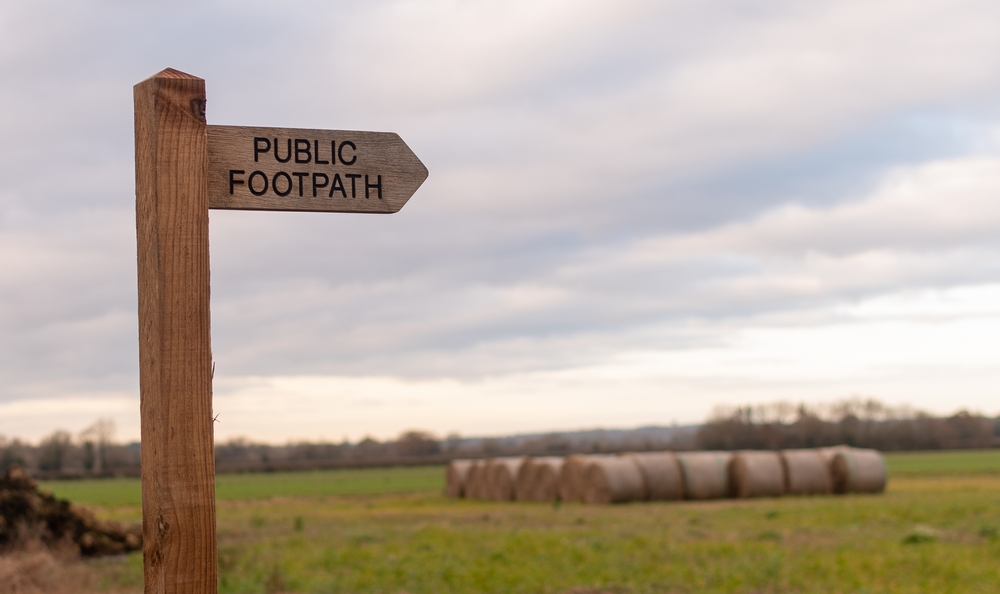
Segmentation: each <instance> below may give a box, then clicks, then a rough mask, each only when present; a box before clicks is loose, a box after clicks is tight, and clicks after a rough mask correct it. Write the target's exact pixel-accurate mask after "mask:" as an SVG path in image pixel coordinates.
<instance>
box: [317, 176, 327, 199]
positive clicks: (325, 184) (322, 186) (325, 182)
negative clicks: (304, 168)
mask: <svg viewBox="0 0 1000 594" xmlns="http://www.w3.org/2000/svg"><path fill="white" fill-rule="evenodd" d="M320 179H322V180H323V183H319V180H320ZM328 185H330V176H328V175H327V174H325V173H314V174H313V198H315V197H316V190H318V189H320V188H325V187H327V186H328Z"/></svg>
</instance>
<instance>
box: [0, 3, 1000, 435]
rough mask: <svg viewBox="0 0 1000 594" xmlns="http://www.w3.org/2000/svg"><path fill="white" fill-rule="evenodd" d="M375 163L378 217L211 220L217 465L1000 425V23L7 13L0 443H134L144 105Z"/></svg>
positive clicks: (41, 6) (716, 14)
mask: <svg viewBox="0 0 1000 594" xmlns="http://www.w3.org/2000/svg"><path fill="white" fill-rule="evenodd" d="M166 67H172V68H176V69H179V70H183V71H185V72H188V73H191V74H194V75H197V76H200V77H202V78H204V79H205V80H206V81H207V87H208V120H209V122H210V123H213V124H229V125H257V126H285V127H303V128H332V129H351V130H377V131H393V132H397V133H399V134H400V135H401V136H402V137H403V139H404V140H405V141H406V142H407V143H408V144H409V146H410V147H411V148H412V149H413V150H414V152H415V153H416V154H417V155H418V156H419V157H420V158H421V159H422V160H423V162H424V163H425V164H426V165H427V168H428V169H429V171H430V177H429V178H428V180H427V181H426V182H425V184H424V185H423V186H422V187H421V189H420V190H419V191H418V192H417V194H416V195H415V196H414V197H413V198H412V199H411V201H410V202H409V203H408V204H407V205H406V207H405V208H403V210H402V211H401V212H400V213H398V214H395V215H391V216H383V215H346V214H300V213H263V212H233V211H213V212H212V213H211V217H210V219H211V243H212V254H211V257H212V316H213V320H212V322H213V328H212V330H213V351H214V355H215V359H216V364H217V370H216V381H215V412H217V413H218V414H219V420H220V423H218V424H217V425H216V432H217V433H216V435H217V437H218V438H220V439H225V438H228V437H232V436H237V435H246V436H249V437H251V438H254V439H260V440H269V441H274V442H280V441H284V440H286V439H292V438H308V439H317V438H326V439H336V440H339V439H342V438H344V437H347V438H350V439H357V438H360V437H362V436H364V435H369V434H370V435H373V436H376V437H380V438H381V437H389V436H393V435H395V434H397V433H398V432H399V431H401V430H404V429H408V428H422V429H428V430H431V431H434V432H436V433H438V434H440V435H444V434H446V433H449V432H453V431H457V432H460V433H462V434H465V435H480V434H498V433H509V432H516V431H534V430H549V429H572V428H581V427H597V426H602V427H628V426H637V425H644V424H669V423H673V422H677V423H687V422H696V421H700V420H702V419H704V418H705V416H706V415H707V414H708V413H709V412H710V411H711V410H712V408H713V407H714V406H716V405H719V404H742V403H758V402H769V401H774V400H782V399H783V400H793V401H805V402H829V401H832V400H836V399H840V398H844V397H848V396H852V395H860V396H865V397H876V398H879V399H881V400H883V401H885V402H888V403H891V404H909V405H911V406H915V407H918V408H923V409H926V410H930V411H933V412H939V413H949V412H953V411H955V410H957V409H960V408H969V409H972V410H976V411H981V412H984V413H987V414H997V413H1000V257H998V256H1000V5H998V4H997V3H995V2H989V1H984V0H969V1H965V0H947V1H944V0H940V1H939V0H898V1H874V2H873V1H871V0H855V1H852V0H838V1H829V2H827V1H817V2H808V3H802V2H792V1H785V0H771V1H766V0H751V1H748V2H740V3H732V2H723V1H713V0H689V1H674V2H663V1H655V2H654V1H649V2H645V1H628V0H616V1H614V2H611V1H607V2H588V1H582V0H565V1H539V0H523V1H521V0H505V1H503V2H499V1H496V2H492V1H484V2H468V1H466V2H462V1H458V0H420V1H417V0H403V1H367V2H331V1H329V0H322V1H315V2H309V1H300V2H281V3H278V2H262V1H252V0H251V1H246V0H244V1H240V2H236V1H216V0H201V1H199V2H187V1H180V0H178V1H174V2H170V3H145V2H125V1H111V0H108V1H103V2H102V1H97V0H89V1H78V2H69V1H66V0H7V1H6V2H4V3H3V4H2V5H0V80H2V83H0V434H4V435H7V436H20V437H25V438H29V439H37V438H38V437H40V436H42V435H44V434H47V433H49V432H51V431H52V430H54V429H56V428H65V429H68V430H71V431H78V430H80V429H81V428H83V427H84V426H86V425H88V424H90V423H92V422H93V421H94V420H96V419H97V418H101V417H105V418H111V419H113V420H114V421H115V422H116V424H117V426H118V438H119V439H132V438H136V437H138V433H139V431H138V371H137V369H138V362H137V360H138V354H137V323H136V277H135V253H136V247H135V219H134V217H135V215H134V175H133V167H134V165H133V131H132V86H133V85H134V84H135V83H137V82H139V81H140V80H142V79H144V78H146V77H148V76H150V75H152V74H154V73H156V72H158V71H159V70H161V69H163V68H166Z"/></svg>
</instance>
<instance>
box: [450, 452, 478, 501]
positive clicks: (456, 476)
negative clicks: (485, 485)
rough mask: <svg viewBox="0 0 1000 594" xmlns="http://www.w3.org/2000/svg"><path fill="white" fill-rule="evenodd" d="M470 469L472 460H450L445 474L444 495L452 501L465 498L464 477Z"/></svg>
mask: <svg viewBox="0 0 1000 594" xmlns="http://www.w3.org/2000/svg"><path fill="white" fill-rule="evenodd" d="M470 468H472V460H452V461H451V462H449V463H448V470H447V471H446V472H445V487H444V492H445V495H447V496H448V497H451V498H453V499H458V498H459V497H465V477H466V476H467V475H468V474H469V469H470Z"/></svg>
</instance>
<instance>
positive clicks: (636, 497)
mask: <svg viewBox="0 0 1000 594" xmlns="http://www.w3.org/2000/svg"><path fill="white" fill-rule="evenodd" d="M645 490H646V485H645V484H644V482H643V480H642V471H641V470H639V465H638V464H636V463H635V460H633V459H632V458H631V457H630V456H595V457H593V458H590V459H589V460H588V461H587V464H586V466H585V467H584V471H583V501H584V503H605V504H606V503H625V502H628V501H641V500H642V499H643V498H644V497H645Z"/></svg>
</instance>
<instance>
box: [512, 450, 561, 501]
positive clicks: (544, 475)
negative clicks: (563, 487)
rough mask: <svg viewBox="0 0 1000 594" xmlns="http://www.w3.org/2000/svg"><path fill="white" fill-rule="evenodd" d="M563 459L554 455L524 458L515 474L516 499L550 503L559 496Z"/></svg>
mask: <svg viewBox="0 0 1000 594" xmlns="http://www.w3.org/2000/svg"><path fill="white" fill-rule="evenodd" d="M562 464H563V459H562V458H558V457H555V456H546V457H544V458H531V459H529V460H526V461H525V463H524V465H522V466H521V470H520V471H519V472H518V476H517V488H516V489H515V491H516V495H517V500H518V501H541V502H547V503H551V502H553V501H556V500H557V499H558V498H559V471H560V470H561V469H562Z"/></svg>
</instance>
